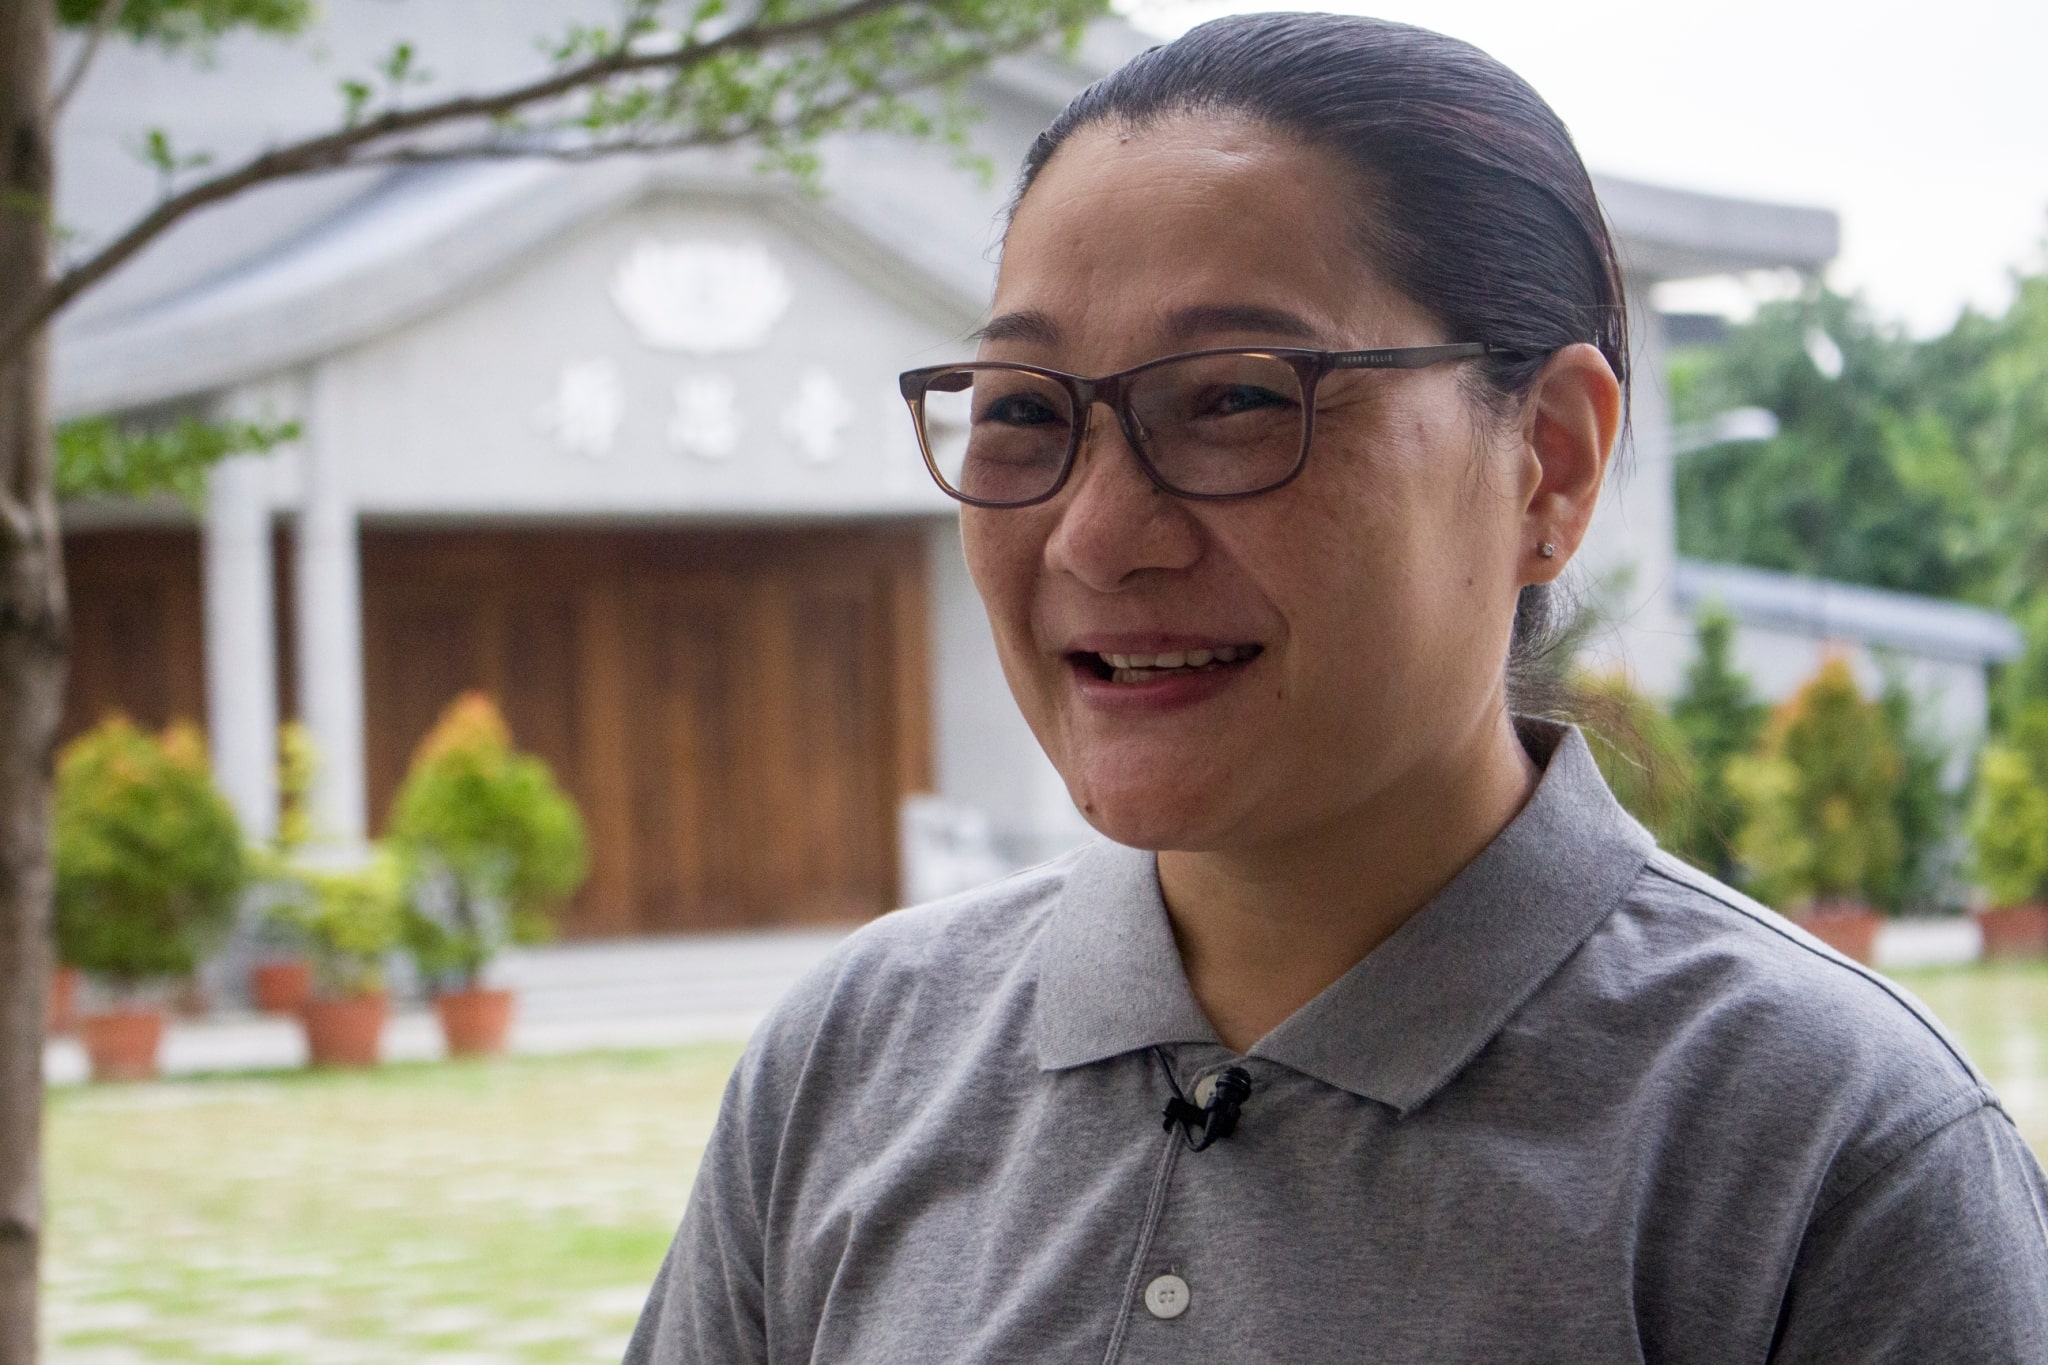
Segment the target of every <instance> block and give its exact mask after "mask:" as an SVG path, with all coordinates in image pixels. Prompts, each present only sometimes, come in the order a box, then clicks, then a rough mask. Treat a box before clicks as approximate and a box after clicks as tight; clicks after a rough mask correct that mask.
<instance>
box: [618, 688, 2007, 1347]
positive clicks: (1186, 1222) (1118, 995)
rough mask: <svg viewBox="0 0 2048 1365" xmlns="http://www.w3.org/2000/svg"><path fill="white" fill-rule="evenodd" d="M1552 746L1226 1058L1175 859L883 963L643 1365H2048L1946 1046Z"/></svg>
mask: <svg viewBox="0 0 2048 1365" xmlns="http://www.w3.org/2000/svg"><path fill="white" fill-rule="evenodd" d="M1524 741H1525V743H1527V744H1529V745H1530V747H1531V750H1532V753H1534V754H1535V756H1536V758H1537V760H1538V762H1540V763H1546V770H1545V774H1544V777H1543V780H1542V782H1541V784H1540V785H1539V787H1538V789H1537V791H1536V793H1535V795H1534V796H1533V797H1532V798H1531V800H1530V802H1529V804H1528V805H1527V806H1526V807H1525V808H1524V810H1523V811H1522V812H1521V814H1520V815H1519V816H1517V817H1516V819H1515V820H1514V821H1513V823H1511V824H1510V825H1509V826H1508V827H1507V829H1505V830H1504V831H1502V833H1501V834H1500V835H1499V837H1498V838H1496V839H1495V840H1494V841H1493V843H1492V844H1491V845H1489V846H1488V847H1487V849H1486V850H1485V851H1484V852H1482V853H1481V854H1480V855H1479V857H1478V858H1477V859H1475V860H1474V861H1473V862H1472V863H1471V865H1470V866H1468V867H1467V868H1465V870H1464V871H1463V872H1462V873H1460V874H1459V876H1458V877H1457V878H1456V879H1455V880H1454V881H1453V882H1452V883H1451V884H1450V886H1448V887H1447V888H1445V890H1444V891H1443V892H1442V893H1441V894H1440V895H1438V896H1437V897H1436V898H1435V899H1433V900H1432V901H1431V902H1430V903H1429V904H1428V905H1427V906H1426V907H1424V908H1423V909H1422V910H1421V911H1420V912H1419V913H1418V914H1416V915H1415V916H1414V917H1413V918H1412V919H1410V920H1409V921H1408V922H1407V923H1406V924H1405V925H1404V926H1402V928H1401V929H1400V930H1399V931H1398V932H1397V933H1395V934H1394V935H1393V936H1392V937H1391V938H1389V939H1388V940H1387V941H1386V942H1385V943H1384V944H1382V945H1381V946H1380V947H1379V948H1377V949H1376V950H1374V951H1373V952H1372V954H1371V955H1369V956H1368V957H1366V958H1365V959H1364V960H1363V961H1361V962H1360V963H1359V964H1358V965H1357V966H1356V967H1355V968H1353V969H1352V971H1351V972H1350V973H1349V974H1347V975H1346V976H1344V977H1343V978H1342V979H1341V980H1339V981H1338V982H1337V983H1336V984H1334V985H1332V986H1331V987H1330V988H1329V989H1328V990H1326V991H1324V992H1323V993H1322V994H1321V995H1319V996H1318V997H1316V998H1315V999H1314V1000H1312V1001H1310V1002H1309V1003H1308V1004H1307V1005H1304V1006H1303V1007H1302V1008H1301V1009H1300V1011H1298V1012H1297V1013H1296V1014H1294V1015H1293V1016H1292V1017H1291V1018H1289V1019H1288V1020H1287V1021H1286V1022H1284V1023H1282V1024H1281V1025H1280V1026H1279V1027H1277V1028H1275V1029H1274V1030H1273V1031H1272V1032H1271V1033H1269V1034H1267V1035H1266V1036H1265V1037H1264V1038H1262V1039H1260V1040H1259V1041H1258V1043H1257V1044H1256V1045H1255V1046H1254V1047H1253V1048H1252V1049H1251V1051H1250V1052H1249V1053H1248V1054H1246V1055H1245V1056H1243V1057H1242V1058H1240V1057H1237V1056H1236V1055H1234V1054H1233V1053H1231V1052H1230V1051H1229V1050H1227V1049H1226V1048H1224V1047H1223V1046H1222V1045H1221V1044H1220V1043H1218V1042H1217V1040H1216V1037H1215V1034H1214V1032H1213V1030H1212V1029H1211V1028H1210V1026H1209V1024H1208V1022H1207V1020H1205V1019H1204V1018H1203V1016H1202V1013H1201V1011H1200V1009H1199V1008H1197V1006H1196V1004H1195V1001H1194V999H1193V997H1192V996H1191V995H1190V993H1189V990H1188V986H1187V981H1186V978H1185V976H1184V975H1183V973H1182V970H1181V966H1180V960H1179V957H1178V955H1177V953H1176V951H1175V948H1174V943H1173V937H1172V933H1171V930H1170V927H1169V924H1168V921H1167V915H1166V909H1165V906H1164V904H1163V903H1162V901H1161V899H1160V892H1159V884H1158V879H1157V875H1156V870H1155V863H1154V859H1153V857H1152V855H1151V854H1148V853H1140V852H1136V851H1134V850H1131V849H1127V848H1120V847H1116V846H1114V845H1109V844H1096V845H1093V846H1091V847H1089V848H1086V849H1084V850H1082V851H1080V852H1078V853H1076V854H1072V855H1069V856H1068V857H1066V858H1063V859H1061V860H1059V861H1057V862H1054V863H1051V864H1048V865H1047V866H1044V867H1041V868H1038V869H1036V870H1034V871H1031V872H1027V873H1023V874H1021V875H1019V876H1016V877H1013V878H1011V879H1010V880H1008V881H1005V882H1002V883H1000V884H998V885H996V886H993V887H990V888H987V889H984V890H980V891H976V892H973V893H970V894H968V895H965V896H962V897H959V898H957V899H954V900H951V901H947V902H943V903H940V904H937V905H932V906H926V907H923V908H920V909H915V910H908V911H904V912H901V913H899V914H895V915H891V916H888V917H886V918H884V919H882V920H880V921H877V922H876V923H875V924H873V925H871V926H869V927H867V928H866V929H864V930H862V931H861V932H859V933H857V934H855V935H854V936H853V937H852V938H850V939H849V940H848V941H847V942H846V944H845V945H844V946H843V947H842V948H841V949H840V950H839V951H838V952H837V953H836V954H835V956H834V957H833V958H832V959H831V960H830V961H829V962H827V963H825V964H824V965H823V966H822V967H821V968H820V969H818V970H817V971H815V972H814V973H813V974H812V975H811V976H810V977H809V978H808V979H807V980H805V981H804V982H803V983H802V985H800V986H799V987H798V988H797V989H796V990H795V991H793V992H792V994H791V995H790V996H789V998H788V999H787V1000H785V1001H784V1002H783V1003H782V1004H781V1006H780V1007H779V1008H778V1009H777V1010H776V1011H775V1013H774V1015H773V1017H772V1018H770V1019H769V1020H768V1022H767V1023H766V1024H764V1025H763V1026H762V1028H761V1030H760V1032H759V1033H758V1035H757V1036H756V1037H755V1038H754V1040H753V1042H752V1044H751V1045H750V1046H749V1048H748V1049H747V1053H746V1056H745V1057H744V1059H743V1060H742V1061H741V1063H740V1065H739V1067H738V1069H737V1071H736V1072H735V1073H734V1075H733V1078H732V1081H731V1084H730V1086H729V1088H728V1089H727V1091H726V1095H725V1102H724V1108H723V1109H722V1111H721V1112H720V1115H719V1119H718V1124H717V1127H716V1130H715V1132H714V1133H713V1136H712V1138H711V1142H710V1145H709V1148H708V1150H707V1151H706V1153H705V1157H704V1164H703V1167H702V1169H701V1171H700V1173H699V1175H698V1177H697V1184H696V1189H695V1192H694V1193H693V1194H692V1196H691V1199H690V1205H689V1209H688V1212H687V1213H686V1214H685V1216H684V1218H683V1223H682V1228H681V1231H680V1232H679V1233H678V1234H677V1236H676V1240H675V1244H674V1246H673V1247H672V1249H671V1250H670V1252H669V1256H668V1259H667V1261H666V1263H665V1264H664V1265H663V1267H662V1270H661V1274H660V1277H659V1279H658V1280H657V1281H656V1283H655V1286H654V1291H653V1295H652V1297H651V1298H650V1300H649V1302H648V1305H647V1309H646V1312H645V1315H644V1316H643V1318H642V1319H641V1322H640V1325H639V1328H638V1330H637V1331H636V1332H635V1333H634V1336H633V1340H632V1344H631V1345H630V1346H629V1347H628V1349H627V1352H626V1359H627V1361H628V1362H629V1363H631V1365H654V1363H657V1362H658V1363H659V1365H682V1362H690V1363H691V1365H739V1362H748V1361H774V1362H776V1365H794V1363H795V1362H800V1361H817V1362H833V1363H834V1365H837V1363H838V1362H863V1363H864V1365H902V1363H904V1362H926V1361H931V1362H940V1361H944V1362H953V1361H961V1362H967V1361H972V1362H997V1361H1018V1362H1023V1361H1030V1362H1091V1363H1092V1362H1096V1361H1101V1362H1105V1365H1115V1363H1116V1362H1123V1363H1124V1365H1139V1362H1144V1363H1145V1365H1154V1363H1155V1362H1156V1363H1157V1365H1166V1362H1173V1365H1184V1362H1189V1361H1202V1362H1209V1361H1215V1362H1223V1361H1230V1362H1235V1361H1272V1362H1286V1363H1289V1365H1293V1363H1297V1362H1299V1363H1302V1365H1307V1363H1309V1362H1319V1361H1351V1360H1358V1361H1413V1362H1431V1363H1432V1365H1442V1363H1443V1362H1463V1361H1471V1362H1501V1361H1557V1362H1573V1365H1585V1362H1605V1361H1636V1360H1646V1361H1686V1362H1691V1361H1714V1362H1719V1361H1765V1360H1771V1361H1816V1362H1817V1361H1830V1362H1834V1361H1859V1362H1864V1361H1891V1362H1901V1363H1902V1365H1903V1363H1904V1362H1911V1363H1912V1365H1930V1362H1941V1361H1985V1362H1993V1361H1995V1362H2015V1361H2042V1360H2048V1231H2044V1228H2048V1200H2044V1188H2043V1181H2042V1174H2041V1169H2040V1167H2039V1166H2038V1165H2037V1164H2036V1163H2035V1160H2034V1158H2033V1156H2032V1155H2031V1154H2030V1153H2029V1152H2028V1150H2027V1148H2026V1147H2025V1145H2024V1144H2023V1143H2022V1142H2021V1140H2020V1139H2019V1137H2018V1135H2017V1134H2016V1133H2015V1132H2014V1129H2013V1126H2012V1123H2011V1122H2010V1120H2009V1119H2008V1118H2007V1116H2006V1114H2005V1113H2004V1111H2003V1110H2002V1109H2000V1108H1999V1105H1998V1101H1997V1099H1996V1097H1995V1096H1993V1094H1992V1093H1991V1091H1990V1090H1989V1089H1987V1088H1986V1086H1985V1084H1984V1081H1983V1079H1982V1077H1980V1076H1979V1075H1978V1074H1977V1073H1976V1071H1975V1070H1973V1069H1972V1067H1971V1065H1970V1063H1969V1062H1968V1061H1967V1060H1965V1059H1964V1057H1963V1056H1962V1055H1961V1053H1960V1052H1959V1051H1958V1050H1957V1049H1956V1047H1955V1045H1954V1044H1953V1043H1951V1042H1950V1041H1949V1040H1948V1039H1947V1038H1946V1037H1945V1036H1944V1035H1943V1034H1942V1032H1941V1030H1940V1029H1939V1028H1938V1027H1936V1025H1935V1024H1934V1023H1933V1022H1932V1020H1930V1019H1929V1018H1928V1017H1927V1015H1926V1014H1925V1013H1924V1012H1923V1011H1922V1010H1921V1009H1920V1007H1919V1006H1918V1005H1916V1004H1915V1003H1914V1002H1913V1001H1912V1000H1911V999H1910V998H1908V997H1907V996H1905V995H1904V994H1903V993H1902V992H1900V991H1899V990H1898V989H1897V988H1896V987H1894V986H1892V985H1890V984H1888V983H1887V982H1885V981H1884V980H1883V979H1882V978H1881V977H1878V976H1876V975H1875V974H1873V973H1871V972H1868V971H1865V970H1863V969H1862V968H1860V967H1857V966H1855V965H1853V964H1851V963H1849V962H1847V961H1846V960H1844V959H1843V958H1841V957H1839V956H1837V955H1835V954H1834V953H1832V952H1830V951H1829V950H1827V949H1826V948H1824V947H1822V946H1820V945H1819V944H1818V943H1816V942H1815V941H1814V940H1813V939H1811V938H1809V937H1808V936H1807V935H1805V934H1803V933H1801V932H1800V931H1799V930H1797V929H1795V928H1793V927H1792V926H1791V925H1789V924H1788V923H1787V922H1786V921H1785V920H1783V919H1781V918H1779V917H1778V916H1777V915H1775V914H1773V913H1771V912H1770V911H1768V910H1765V909H1763V908H1762V907H1760V906H1757V905H1756V904H1754V903H1752V902H1750V901H1748V900H1745V899H1744V898H1742V897H1741V896H1739V895H1737V894H1736V893H1734V892H1732V891H1730V890H1728V889H1727V888H1726V887H1723V886H1721V885H1719V884H1718V883H1716V882H1714V881H1713V880H1711V879H1709V878H1707V877H1705V876H1703V875H1701V874H1700V873H1698V872H1695V871H1693V870H1692V869H1690V868H1689V867H1687V866H1685V865H1684V864H1682V863H1680V862H1679V861H1677V860H1676V859H1674V858H1671V857H1669V856H1667V855H1664V854H1662V853H1659V852H1658V851H1656V849H1655V847H1654V845H1653V843H1652V841H1651V839H1650V837H1649V836H1648V835H1647V834H1646V833H1645V832H1644V831H1643V829H1642V828H1641V827H1640V826H1638V825H1637V824H1636V823H1635V822H1634V821H1633V820H1631V819H1630V818H1629V817H1628V816H1627V815H1626V814H1625V813H1624V812H1623V811H1622V810H1621V809H1620V807H1619V806H1617V805H1616V804H1615V802H1614V800H1613V798H1612V797H1611V796H1609V794H1608V792H1607V790H1606V788H1605V787H1604V786H1603V785H1602V783H1601V780H1600V776H1599V773H1598V771H1597V770H1596V769H1595V767H1594V766H1593V762H1592V759H1591V757H1590V756H1589V754H1588V752H1587V750H1586V747H1585V744H1584V741H1583V740H1582V739H1581V738H1580V737H1579V736H1578V734H1577V733H1576V732H1574V731H1569V730H1561V729H1558V728H1554V727H1552V728H1546V727H1539V726H1530V727H1525V731H1524ZM1546 760H1547V762H1546ZM1162 1058H1163V1059H1164V1062H1162ZM1164 1063H1170V1064H1171V1066H1172V1069H1173V1072H1174V1075H1175V1077H1176V1078H1177V1080H1178V1083H1179V1085H1180V1086H1181V1087H1182V1088H1184V1089H1187V1090H1189V1091H1191V1092H1193V1091H1194V1090H1195V1089H1196V1087H1197V1086H1198V1084H1199V1083H1200V1082H1201V1081H1202V1079H1203V1078H1204V1077H1208V1076H1213V1075H1214V1074H1216V1073H1217V1072H1218V1071H1219V1070H1220V1069H1221V1068H1223V1067H1224V1066H1226V1065H1228V1064H1232V1063H1236V1064H1240V1065H1242V1066H1243V1067H1244V1068H1245V1069H1246V1070H1247V1071H1248V1072H1249V1073H1250V1076H1251V1079H1252V1086H1253V1089H1252V1093H1251V1095H1250V1097H1249V1099H1248V1100H1246V1101H1245V1103H1244V1106H1243V1112H1242V1118H1241V1121H1240V1122H1239V1124H1238V1127H1237V1130H1236V1132H1235V1134H1234V1135H1232V1136H1231V1137H1229V1138H1227V1139H1224V1140H1222V1141H1220V1142H1218V1143H1216V1144H1215V1145H1213V1146H1211V1147H1209V1148H1208V1149H1207V1150H1204V1151H1199V1152H1198V1151H1193V1150H1190V1148H1189V1147H1188V1145H1187V1143H1186V1142H1185V1141H1184V1139H1183V1136H1182V1134H1181V1133H1180V1132H1179V1131H1178V1130H1176V1131H1173V1132H1168V1131H1163V1130H1162V1126H1161V1108H1162V1106H1163V1104H1164V1103H1165V1101H1166V1100H1167V1098H1168V1096H1169V1094H1170V1091H1169V1089H1168V1086H1167V1082H1166V1078H1165V1074H1164V1070H1163V1065H1164Z"/></svg>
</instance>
